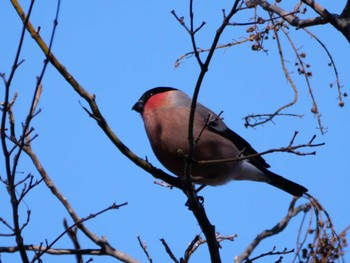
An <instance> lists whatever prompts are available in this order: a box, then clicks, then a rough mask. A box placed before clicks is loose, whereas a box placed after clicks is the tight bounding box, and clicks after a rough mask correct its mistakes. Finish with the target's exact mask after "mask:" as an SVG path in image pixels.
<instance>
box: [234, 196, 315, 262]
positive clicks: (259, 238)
mask: <svg viewBox="0 0 350 263" xmlns="http://www.w3.org/2000/svg"><path fill="white" fill-rule="evenodd" d="M297 200H298V198H296V197H294V198H293V200H292V201H291V203H290V205H289V209H288V213H287V215H286V216H285V217H284V218H283V219H282V220H281V221H280V222H278V223H277V224H276V225H275V226H274V227H273V228H271V229H269V230H265V231H263V232H261V233H260V234H259V235H258V236H257V237H256V238H255V239H254V240H253V241H252V242H251V243H250V245H249V246H248V247H247V248H246V249H245V250H244V252H243V253H242V254H241V255H239V256H237V257H235V263H240V262H242V261H243V260H246V259H248V258H249V256H250V255H251V253H252V252H253V251H254V249H255V248H256V247H257V246H258V245H259V243H260V242H261V241H262V240H264V239H266V238H268V237H270V236H273V235H276V234H278V233H280V232H281V231H283V230H284V229H285V228H286V227H287V226H288V224H289V222H290V220H291V219H292V218H293V217H295V216H296V215H298V214H299V213H300V212H304V213H306V212H307V211H309V210H310V209H311V207H312V206H311V204H310V203H308V204H303V205H300V206H298V207H294V206H295V203H296V201H297Z"/></svg>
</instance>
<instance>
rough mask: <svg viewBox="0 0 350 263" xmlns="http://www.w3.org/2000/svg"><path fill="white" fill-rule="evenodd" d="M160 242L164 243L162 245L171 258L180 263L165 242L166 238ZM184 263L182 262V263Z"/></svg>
mask: <svg viewBox="0 0 350 263" xmlns="http://www.w3.org/2000/svg"><path fill="white" fill-rule="evenodd" d="M160 242H162V245H163V246H164V248H165V251H166V253H168V255H169V257H170V258H171V259H172V260H173V261H174V262H175V263H179V261H178V260H177V259H176V257H175V256H174V254H173V252H172V251H171V249H170V247H169V246H168V244H167V242H166V241H165V239H164V238H161V239H160ZM181 263H182V262H181Z"/></svg>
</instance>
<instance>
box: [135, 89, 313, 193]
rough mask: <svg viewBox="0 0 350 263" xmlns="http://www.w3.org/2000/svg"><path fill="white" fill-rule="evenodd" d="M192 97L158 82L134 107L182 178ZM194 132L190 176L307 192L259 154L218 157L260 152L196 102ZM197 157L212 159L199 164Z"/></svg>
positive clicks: (210, 181)
mask: <svg viewBox="0 0 350 263" xmlns="http://www.w3.org/2000/svg"><path fill="white" fill-rule="evenodd" d="M191 102H192V100H191V98H190V97H189V96H187V95H186V94H185V93H183V92H182V91H180V90H178V89H174V88H169V87H157V88H153V89H151V90H148V91H146V92H145V93H144V94H143V95H142V96H141V98H140V99H139V100H138V101H137V102H136V103H135V105H134V106H133V107H132V109H133V110H135V111H137V112H139V113H140V114H141V116H142V119H143V121H144V125H145V129H146V133H147V136H148V139H149V141H150V143H151V146H152V149H153V152H154V154H155V155H156V157H157V158H158V160H159V161H160V162H161V163H162V164H163V165H164V166H165V167H166V168H167V169H168V170H169V171H171V172H172V173H174V174H175V175H177V176H178V177H180V178H184V173H185V161H184V155H186V154H187V153H188V152H189V142H188V123H189V115H190V107H191ZM193 137H194V139H195V140H196V143H195V146H194V154H193V159H194V163H193V164H192V171H191V172H192V174H191V177H192V179H193V181H194V182H195V183H198V184H205V185H213V186H216V185H222V184H225V183H227V182H228V181H230V180H251V181H258V182H265V183H268V184H270V185H273V186H275V187H278V188H280V189H282V190H284V191H286V192H288V193H290V194H292V195H294V196H302V195H303V194H304V193H305V192H307V189H306V188H305V187H303V186H301V185H299V184H297V183H294V182H292V181H289V180H287V179H285V178H283V177H282V176H279V175H277V174H275V173H273V172H271V171H269V170H267V168H269V167H270V165H268V164H267V163H266V161H265V160H264V159H263V158H262V157H261V156H260V155H257V156H254V157H251V158H249V159H244V160H241V161H232V162H219V161H220V160H223V159H235V158H240V157H244V156H249V155H254V154H256V153H257V152H256V151H255V150H254V149H253V148H252V146H251V145H250V144H249V143H248V142H247V141H245V140H244V139H243V138H242V137H240V136H239V135H238V134H236V133H235V132H233V131H232V130H230V129H229V128H228V127H227V126H226V124H225V123H224V122H223V121H222V119H221V118H220V117H219V116H218V115H217V114H215V113H214V112H212V111H211V110H209V109H208V108H206V107H205V106H203V105H201V104H200V103H197V106H196V111H195V117H194V125H193ZM198 161H210V163H206V164H203V163H201V164H199V163H198ZM215 161H218V162H216V163H215Z"/></svg>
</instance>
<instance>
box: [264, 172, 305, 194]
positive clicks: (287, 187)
mask: <svg viewBox="0 0 350 263" xmlns="http://www.w3.org/2000/svg"><path fill="white" fill-rule="evenodd" d="M264 172H265V174H266V175H267V176H268V177H269V178H270V179H271V181H270V182H268V184H270V185H273V186H275V187H277V188H279V189H281V190H283V191H286V192H287V193H290V194H291V195H294V196H302V195H303V194H304V193H306V192H307V191H308V190H307V189H306V188H305V187H304V186H302V185H300V184H297V183H294V182H292V181H289V180H288V179H286V178H283V177H282V176H280V175H277V174H275V173H273V172H270V171H269V170H267V169H264Z"/></svg>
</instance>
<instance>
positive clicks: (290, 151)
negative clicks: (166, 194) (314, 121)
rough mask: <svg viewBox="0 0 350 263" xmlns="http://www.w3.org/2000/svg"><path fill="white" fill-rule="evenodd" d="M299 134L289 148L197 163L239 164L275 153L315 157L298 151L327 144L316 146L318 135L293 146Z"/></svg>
mask: <svg viewBox="0 0 350 263" xmlns="http://www.w3.org/2000/svg"><path fill="white" fill-rule="evenodd" d="M298 133H299V132H298V131H295V132H294V135H293V138H292V140H291V142H290V143H289V145H288V146H286V147H281V148H274V149H270V150H267V151H264V152H260V153H256V154H251V155H247V156H241V155H239V156H238V157H237V158H229V159H220V160H197V161H196V163H198V164H202V165H208V164H209V165H210V164H213V163H226V162H239V161H242V160H246V159H250V158H254V157H257V156H261V155H265V154H269V153H274V152H287V153H293V154H295V155H300V156H305V155H315V154H316V152H315V151H313V152H300V151H297V150H298V149H300V148H305V147H311V148H313V147H319V146H323V145H325V143H317V144H314V143H313V141H314V139H315V138H316V135H314V136H312V138H311V140H310V141H309V142H307V143H303V144H299V145H293V143H294V140H295V138H296V136H297V134H298Z"/></svg>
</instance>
